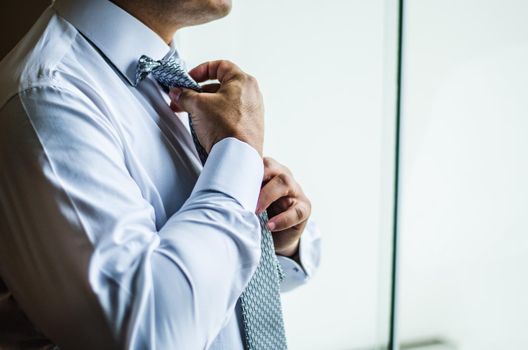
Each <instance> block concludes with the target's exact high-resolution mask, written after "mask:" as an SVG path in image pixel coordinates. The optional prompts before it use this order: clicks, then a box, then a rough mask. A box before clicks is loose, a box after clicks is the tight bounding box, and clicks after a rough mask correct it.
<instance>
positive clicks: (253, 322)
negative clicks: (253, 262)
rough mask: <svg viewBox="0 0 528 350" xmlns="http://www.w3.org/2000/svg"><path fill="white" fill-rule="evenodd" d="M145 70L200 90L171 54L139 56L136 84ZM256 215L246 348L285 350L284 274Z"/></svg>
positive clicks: (245, 306)
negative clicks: (258, 235)
mask: <svg viewBox="0 0 528 350" xmlns="http://www.w3.org/2000/svg"><path fill="white" fill-rule="evenodd" d="M149 74H152V76H153V77H154V78H155V79H156V80H157V81H158V82H159V83H160V84H161V85H162V86H163V87H164V88H166V89H170V88H173V87H182V88H188V89H193V90H195V91H201V90H202V89H201V86H200V85H199V84H198V83H196V82H195V81H194V80H193V79H192V78H191V77H190V76H189V74H188V73H187V71H186V70H185V69H184V68H183V66H182V64H181V63H180V61H179V60H177V59H176V58H174V57H173V56H171V57H169V58H168V59H164V60H160V61H155V60H153V59H151V58H149V57H147V56H141V58H140V59H139V62H138V66H137V73H136V84H138V83H139V82H140V81H141V80H142V79H144V78H145V77H146V76H147V75H149ZM189 125H190V129H191V134H192V137H193V141H194V144H195V146H196V149H197V151H198V155H199V156H200V160H201V161H202V164H205V161H206V160H207V152H206V151H205V149H204V148H203V147H202V145H201V144H200V143H199V142H198V138H197V137H196V133H195V132H194V128H193V125H192V118H191V116H189ZM259 219H260V226H261V230H262V239H261V254H262V255H261V258H260V262H259V265H258V267H257V270H256V271H255V274H254V275H253V277H252V278H251V280H250V281H249V284H248V286H247V287H246V289H245V290H244V292H243V293H242V295H241V296H240V305H241V308H242V322H243V326H244V338H245V339H244V340H245V345H246V349H248V350H285V349H287V345H286V334H285V331H284V321H283V319H282V307H281V300H280V283H281V281H282V279H283V278H284V274H283V271H282V269H281V267H280V264H279V262H278V260H277V256H276V255H275V249H274V246H273V237H272V235H271V232H270V230H269V229H268V226H267V222H268V215H267V213H266V211H264V212H263V213H262V214H261V215H260V216H259Z"/></svg>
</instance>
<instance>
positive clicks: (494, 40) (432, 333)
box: [399, 0, 528, 350]
mask: <svg viewBox="0 0 528 350" xmlns="http://www.w3.org/2000/svg"><path fill="white" fill-rule="evenodd" d="M527 18H528V3H527V2H526V1H520V0H485V1H483V0H465V1H457V0H441V1H440V0H408V1H406V16H405V19H406V21H405V24H406V28H405V29H406V30H405V46H404V47H405V67H404V73H405V74H404V78H405V79H404V91H405V93H404V112H403V145H402V147H403V154H402V160H403V164H402V165H403V167H402V186H401V189H402V192H401V194H402V196H401V199H402V201H401V203H402V205H401V243H402V244H401V280H400V282H401V283H400V286H401V294H400V295H401V305H400V322H399V328H400V330H401V339H402V340H403V342H404V343H405V344H406V346H405V348H419V346H420V344H421V345H422V347H420V348H423V349H429V347H426V346H425V345H427V344H431V346H437V347H438V348H443V349H462V350H486V349H490V350H496V349H525V348H526V344H527V343H528V332H527V331H526V326H527V325H528V298H526V296H527V295H528V280H527V278H526V276H527V275H528V235H527V232H528V221H527V220H526V209H527V208H528V182H527V181H526V179H528V157H527V149H528V141H527V140H528V138H527V135H528V117H527V116H528V95H527V91H528V90H527V86H528V70H527V69H526V62H528V35H527V33H528V21H527V20H526V19H527ZM442 344H443V345H442ZM402 348H403V347H402ZM431 349H432V347H431Z"/></svg>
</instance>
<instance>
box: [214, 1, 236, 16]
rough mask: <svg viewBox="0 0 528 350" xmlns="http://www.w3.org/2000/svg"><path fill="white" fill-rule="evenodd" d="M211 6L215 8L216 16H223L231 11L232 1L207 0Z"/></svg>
mask: <svg viewBox="0 0 528 350" xmlns="http://www.w3.org/2000/svg"><path fill="white" fill-rule="evenodd" d="M209 1H210V3H211V8H214V9H215V12H216V18H215V19H218V18H222V17H225V16H227V15H228V14H229V12H231V7H232V3H231V0H209Z"/></svg>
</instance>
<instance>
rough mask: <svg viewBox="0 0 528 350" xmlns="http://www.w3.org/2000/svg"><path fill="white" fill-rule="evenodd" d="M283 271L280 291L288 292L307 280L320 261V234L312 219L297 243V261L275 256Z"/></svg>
mask: <svg viewBox="0 0 528 350" xmlns="http://www.w3.org/2000/svg"><path fill="white" fill-rule="evenodd" d="M277 258H278V260H279V263H280V264H281V267H282V269H283V271H284V275H285V276H284V280H283V281H282V283H281V292H288V291H290V290H292V289H295V288H297V287H299V286H301V285H303V284H305V283H306V282H308V281H309V280H310V279H311V278H312V276H313V275H314V273H315V272H316V270H317V269H318V268H319V264H320V263H321V234H320V232H319V228H318V227H317V225H316V224H315V222H314V221H313V220H312V219H309V220H308V223H307V224H306V228H305V229H304V232H303V234H302V235H301V240H300V243H299V263H300V264H299V263H297V262H296V261H295V260H293V259H290V258H288V257H285V256H280V255H278V256H277Z"/></svg>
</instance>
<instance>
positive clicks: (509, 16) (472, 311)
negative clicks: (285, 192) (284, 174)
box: [0, 0, 528, 350]
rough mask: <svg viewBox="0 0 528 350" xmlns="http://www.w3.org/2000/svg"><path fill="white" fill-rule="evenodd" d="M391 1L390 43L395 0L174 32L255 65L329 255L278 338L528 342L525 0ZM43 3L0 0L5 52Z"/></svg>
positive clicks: (434, 345) (288, 4)
mask: <svg viewBox="0 0 528 350" xmlns="http://www.w3.org/2000/svg"><path fill="white" fill-rule="evenodd" d="M402 3H403V5H404V6H403V14H404V16H403V22H402V23H403V28H402V32H401V34H402V39H403V46H401V47H400V46H399V41H398V39H399V34H400V33H399V26H398V24H399V19H400V18H399V13H400V12H399V8H400V7H399V6H400V1H399V0H327V1H324V2H321V1H315V0H288V1H281V0H266V1H258V0H244V1H242V0H234V8H233V12H232V13H231V15H230V16H229V17H227V18H226V19H223V20H220V21H218V22H214V23H211V24H208V25H205V26H200V27H193V28H188V29H185V30H182V31H181V32H180V33H179V34H178V35H177V37H176V42H177V44H178V45H177V46H178V47H179V50H180V54H181V56H183V58H185V59H186V60H187V62H188V65H189V67H192V66H194V65H197V64H199V63H201V62H203V61H207V60H212V59H220V58H226V59H230V60H232V61H234V62H236V63H237V64H239V65H240V66H241V67H242V68H243V69H244V70H247V71H248V72H250V73H251V74H252V75H254V76H256V77H257V79H258V80H259V84H260V86H261V89H262V91H263V95H264V99H265V103H266V109H267V112H266V118H267V120H266V123H267V125H266V134H267V135H266V149H265V153H266V154H267V155H269V156H272V157H274V158H276V159H277V160H278V161H280V162H282V163H284V164H286V165H288V166H289V167H290V168H291V170H292V171H293V173H294V175H295V176H296V177H297V179H298V180H299V182H300V183H301V184H302V185H303V187H304V189H305V192H306V193H307V194H308V195H309V196H310V197H311V199H312V202H313V207H314V214H313V215H314V218H315V220H316V221H317V222H318V224H319V226H320V229H321V231H322V234H323V238H324V240H323V243H324V245H323V261H322V266H321V269H320V270H319V271H318V273H317V274H316V275H315V276H314V278H313V280H312V281H310V283H309V284H307V285H306V286H305V287H303V288H300V289H298V290H295V291H292V292H290V293H287V294H285V295H284V298H283V300H284V309H285V318H286V329H287V333H288V337H289V345H290V349H292V350H296V349H298V350H304V349H307V350H311V349H313V350H344V349H386V348H388V347H392V348H394V349H396V348H401V349H424V350H447V349H460V350H496V349H526V348H527V346H526V344H527V343H528V332H527V331H526V329H527V327H528V298H527V297H526V296H527V295H528V277H526V276H528V220H527V217H528V213H527V210H528V183H527V179H528V141H527V140H528V68H526V65H527V62H528V21H527V20H526V19H527V18H528V2H526V1H525V0H480V1H477V0H405V1H402ZM48 5H49V0H26V1H19V2H6V3H4V4H2V11H0V29H1V30H0V57H3V56H4V55H5V54H6V53H7V52H8V51H9V50H10V49H11V48H12V47H13V46H14V45H15V44H16V42H17V41H18V40H19V39H20V38H21V37H22V36H23V35H24V33H25V32H26V31H27V30H28V29H29V28H30V26H31V24H32V23H33V22H34V21H35V20H36V18H37V17H38V15H39V14H40V13H41V12H42V11H43V9H44V8H45V7H46V6H48ZM400 48H401V50H399V49H400ZM400 51H401V54H402V55H401V57H400V56H399V54H398V53H399V52H400ZM400 58H401V61H400ZM400 62H401V81H400V80H399V79H398V67H400V66H399V64H400ZM398 82H400V84H398ZM398 100H399V101H400V102H401V105H399V104H398V103H397V101H398ZM398 106H399V107H400V108H398ZM398 116H399V118H400V123H401V127H400V128H397V125H398V123H397V117H398ZM398 133H399V140H400V142H399V148H398V147H396V141H397V138H396V135H397V134H398ZM397 150H399V152H398V154H396V151H397ZM397 155H398V156H399V163H396V161H395V159H396V156H397ZM396 165H398V167H396ZM396 174H398V175H399V177H396ZM396 179H398V181H396ZM396 189H397V190H396ZM395 195H397V196H395ZM395 198H397V200H395ZM395 209H397V210H395ZM395 212H396V214H397V215H396V216H394V213H395ZM395 218H396V219H397V220H396V221H395ZM394 227H396V228H397V230H396V233H397V238H398V239H397V242H398V244H397V247H395V246H394V244H393V243H394V237H393V234H394ZM395 249H396V250H397V259H396V260H397V265H396V266H394V265H393V252H394V250H395ZM393 268H396V271H397V276H396V280H393V274H392V271H393ZM394 281H397V287H398V288H397V290H396V299H394V305H396V308H395V309H391V305H392V303H391V302H392V300H393V293H392V292H393V290H392V288H391V286H392V284H393V282H394ZM392 311H395V314H394V316H395V317H394V318H391V314H392ZM391 319H392V321H391ZM391 329H392V330H393V332H391ZM390 334H393V338H392V339H391V338H390Z"/></svg>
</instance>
